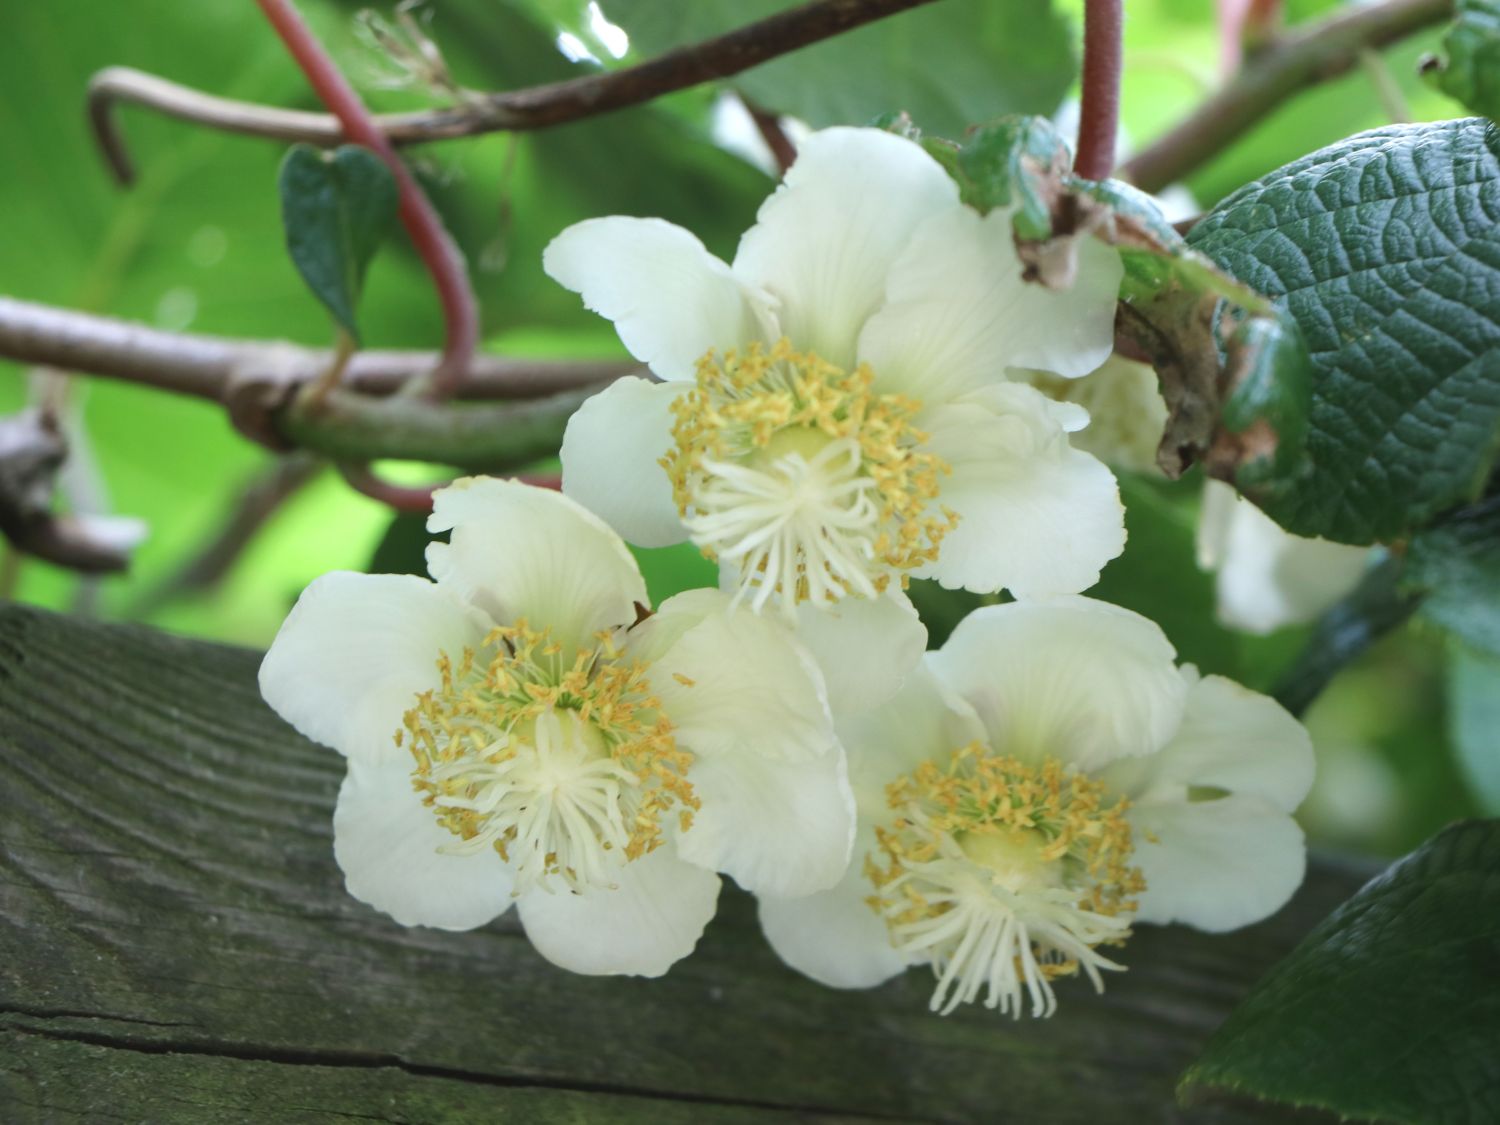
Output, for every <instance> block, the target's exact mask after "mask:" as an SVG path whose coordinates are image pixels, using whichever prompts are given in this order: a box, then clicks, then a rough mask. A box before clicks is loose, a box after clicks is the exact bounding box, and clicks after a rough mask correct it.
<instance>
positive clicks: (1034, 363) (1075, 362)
mask: <svg viewBox="0 0 1500 1125" xmlns="http://www.w3.org/2000/svg"><path fill="white" fill-rule="evenodd" d="M1078 251H1079V256H1078V274H1077V278H1076V279H1075V281H1074V283H1073V285H1072V286H1071V287H1070V288H1068V289H1065V290H1056V289H1048V288H1047V287H1045V286H1043V285H1039V284H1033V283H1030V282H1027V281H1024V280H1022V265H1021V260H1020V258H1019V257H1018V256H1017V254H1016V247H1015V242H1014V239H1013V237H1012V234H1011V217H1010V212H1009V211H1008V210H1006V211H991V212H990V213H989V214H988V215H985V216H981V215H980V214H979V213H978V212H977V211H975V210H973V209H972V208H969V207H965V206H962V205H958V206H953V207H949V208H946V209H944V210H943V211H941V212H939V213H937V214H935V215H932V216H931V217H930V218H928V219H927V220H926V222H924V223H923V224H922V225H921V226H920V227H918V228H917V230H916V232H915V233H914V234H913V235H912V238H911V241H910V242H909V243H908V244H907V246H906V250H905V252H904V253H902V255H901V256H900V257H899V258H898V259H897V260H896V262H895V263H894V265H893V266H892V267H891V272H890V280H889V283H888V285H887V287H886V303H885V306H884V307H883V308H881V309H880V311H879V312H877V313H875V315H874V316H873V317H871V318H870V322H869V323H868V324H867V325H866V326H865V329H864V332H863V333H862V334H861V336H860V338H859V358H860V359H862V360H864V361H865V362H867V363H869V364H870V366H871V367H873V368H874V370H875V374H876V386H877V387H878V389H880V390H883V391H885V390H890V391H899V392H902V393H905V394H908V395H911V396H912V397H914V398H916V399H918V400H920V401H921V402H924V403H927V404H932V403H938V402H943V401H947V400H949V399H952V398H956V397H958V396H959V395H961V394H964V393H965V392H967V391H971V390H974V389H975V388H977V387H981V386H983V385H985V384H986V383H987V382H991V381H994V380H996V379H1001V378H1004V377H1005V372H1006V368H1008V367H1030V368H1038V369H1041V370H1044V371H1050V372H1052V373H1054V374H1057V375H1063V376H1066V377H1069V378H1073V377H1077V376H1079V375H1085V374H1087V373H1088V372H1090V371H1092V370H1094V369H1095V368H1096V367H1098V366H1099V365H1100V364H1101V363H1103V362H1104V361H1105V359H1106V358H1108V356H1109V354H1110V352H1111V351H1113V350H1114V336H1115V329H1114V325H1115V296H1116V293H1117V292H1118V290H1119V287H1120V278H1121V276H1122V274H1123V267H1122V266H1121V264H1120V255H1119V253H1118V252H1117V251H1116V250H1115V249H1114V248H1113V247H1110V246H1106V245H1105V244H1104V243H1102V242H1100V241H1099V240H1097V239H1095V238H1083V239H1081V240H1080V241H1079V244H1078Z"/></svg>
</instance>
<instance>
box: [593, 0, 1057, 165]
mask: <svg viewBox="0 0 1500 1125" xmlns="http://www.w3.org/2000/svg"><path fill="white" fill-rule="evenodd" d="M794 6H795V4H794V3H789V2H788V0H612V2H611V3H610V4H608V6H607V7H608V14H609V18H610V19H611V20H613V21H614V22H615V23H617V24H619V25H620V26H621V27H623V28H624V29H625V30H626V31H627V32H628V33H629V35H630V41H631V46H632V48H633V50H634V51H635V52H638V53H639V54H641V55H654V54H658V53H660V52H662V51H665V50H668V49H670V48H672V47H680V46H682V45H684V44H687V43H693V42H696V41H698V40H701V39H706V38H709V37H710V36H714V35H721V34H723V33H724V32H726V31H730V30H733V29H734V28H737V27H741V26H743V25H744V24H747V23H750V22H752V21H754V20H759V19H764V18H765V17H767V16H770V15H774V14H775V13H777V12H780V11H784V10H785V9H787V8H790V7H794ZM1072 39H1073V32H1072V29H1071V27H1070V26H1069V22H1068V20H1067V19H1066V18H1065V17H1064V16H1063V15H1062V13H1060V12H1058V11H1056V10H1054V8H1053V5H1052V4H1051V3H1050V2H1046V0H1030V2H1028V3H1023V4H1016V3H1008V4H995V3H990V2H989V0H944V3H941V4H933V5H931V6H930V7H924V8H919V9H916V10H914V11H910V12H902V13H900V14H898V15H894V16H890V17H888V18H886V19H882V20H878V21H876V22H875V23H872V24H869V25H867V26H865V27H861V28H858V29H856V30H854V31H852V32H849V33H847V34H844V35H839V36H835V37H834V38H832V39H829V40H825V41H824V42H822V43H817V44H814V45H812V46H810V47H805V48H803V49H802V50H799V51H794V52H792V53H791V54H789V55H786V56H783V57H782V58H779V59H775V60H773V61H771V62H768V63H766V64H765V65H763V66H758V67H755V68H754V69H752V70H748V71H746V72H744V73H743V74H739V75H736V76H734V77H733V78H731V79H729V80H728V81H727V82H726V85H728V86H730V87H731V88H733V89H735V90H737V91H739V92H741V93H743V94H744V95H745V97H747V98H748V99H749V100H750V101H752V102H754V103H755V104H756V105H758V106H761V107H763V108H765V109H768V110H771V111H773V112H775V113H785V114H790V115H792V116H793V117H800V118H801V119H803V120H804V121H806V122H808V123H809V124H811V125H814V126H818V127H821V126H826V125H863V124H865V123H867V122H869V121H872V120H874V119H875V118H876V117H878V116H880V115H881V114H884V113H887V112H892V111H901V110H904V111H906V112H907V113H909V114H910V115H911V116H912V118H913V119H914V120H916V121H917V122H918V123H919V124H920V125H921V126H922V127H923V128H924V129H926V130H929V131H931V132H936V133H940V134H943V135H946V136H953V137H957V136H961V135H962V134H963V131H964V129H966V128H967V127H968V126H969V125H971V124H973V123H975V122H977V121H984V120H987V119H988V118H991V117H994V116H995V115H997V114H1003V113H1040V114H1051V113H1053V112H1054V111H1056V109H1057V107H1058V105H1059V104H1060V103H1061V102H1062V99H1063V96H1064V95H1065V94H1066V93H1067V91H1068V86H1069V85H1070V84H1071V83H1072V81H1073V77H1074V75H1075V74H1076V72H1077V71H1076V64H1075V61H1074V58H1073V46H1072Z"/></svg>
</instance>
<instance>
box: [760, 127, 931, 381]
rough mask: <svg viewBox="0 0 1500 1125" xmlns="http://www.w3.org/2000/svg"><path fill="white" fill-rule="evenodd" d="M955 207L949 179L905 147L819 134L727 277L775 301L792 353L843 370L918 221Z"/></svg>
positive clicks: (891, 139)
mask: <svg viewBox="0 0 1500 1125" xmlns="http://www.w3.org/2000/svg"><path fill="white" fill-rule="evenodd" d="M957 199H958V188H957V187H956V186H955V185H954V183H953V181H952V180H951V179H950V178H949V177H948V174H947V173H946V172H944V171H943V169H942V168H941V167H940V166H939V165H938V163H937V161H935V160H933V159H932V157H930V156H928V155H927V154H926V153H925V152H923V151H922V149H921V147H920V146H918V145H917V144H915V143H913V142H912V141H908V140H905V139H903V138H901V137H897V136H895V135H893V134H891V133H886V132H883V131H882V130H879V129H847V128H836V129H824V130H822V131H820V132H817V133H814V134H813V135H812V136H810V137H808V139H807V140H806V141H805V142H804V143H803V144H802V146H801V148H799V149H798V151H797V162H796V163H795V164H793V165H792V168H791V171H789V172H788V173H787V176H786V179H785V180H784V181H782V184H781V187H780V188H778V189H777V191H776V192H775V194H774V195H772V196H771V197H770V198H769V199H767V200H766V202H765V203H764V204H763V205H762V206H761V209H760V215H759V216H758V218H757V220H756V224H755V226H753V227H751V228H750V230H748V231H747V232H745V237H744V238H743V239H742V240H741V241H740V247H739V251H738V253H736V255H735V258H734V272H735V273H736V274H737V275H738V276H739V277H741V278H744V279H745V280H746V281H748V282H750V283H753V284H755V285H760V286H764V287H765V288H766V289H768V290H770V291H771V293H773V294H774V295H775V296H776V297H777V298H779V299H780V305H779V307H778V315H779V317H780V320H781V330H782V332H783V333H785V334H786V335H787V336H788V337H790V338H791V341H792V344H793V345H794V346H795V347H796V348H798V349H799V350H801V351H813V352H816V353H817V354H818V355H819V356H821V357H823V358H824V359H826V360H828V361H829V362H831V363H836V364H838V365H839V366H841V367H849V366H851V365H852V363H853V360H854V357H855V341H856V340H857V339H858V338H859V332H860V329H861V328H862V327H863V326H864V323H865V321H866V320H867V319H869V317H870V314H871V313H873V312H874V311H875V310H876V308H878V307H879V306H880V303H881V301H882V300H883V298H884V295H885V279H886V273H887V272H888V271H889V270H890V268H891V265H892V263H893V262H895V260H896V258H897V255H899V254H900V252H901V250H902V249H903V247H904V246H905V245H906V242H907V240H908V239H909V238H910V237H911V235H912V232H913V231H914V230H915V229H916V227H917V225H918V224H919V223H920V222H921V221H922V220H923V219H924V218H926V217H927V216H928V215H930V214H931V213H932V212H934V211H936V210H939V209H944V208H947V207H949V206H951V205H953V204H954V203H955V202H956V201H957Z"/></svg>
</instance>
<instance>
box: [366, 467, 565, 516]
mask: <svg viewBox="0 0 1500 1125" xmlns="http://www.w3.org/2000/svg"><path fill="white" fill-rule="evenodd" d="M338 469H339V475H340V476H342V477H343V478H344V480H345V481H346V482H347V483H348V485H349V487H350V488H352V489H354V491H355V492H358V493H359V494H360V495H361V496H368V497H369V498H370V499H371V500H379V501H380V502H381V503H382V504H385V505H386V506H387V507H390V508H392V509H393V510H395V511H398V512H415V513H426V512H430V511H432V494H433V493H434V492H436V491H437V490H438V489H440V488H447V487H448V485H450V484H452V483H453V482H452V481H441V482H439V483H437V484H429V485H426V486H425V487H415V488H410V487H407V486H406V485H401V484H391V483H390V481H386V480H381V479H380V478H379V477H378V476H376V475H375V471H374V470H373V469H371V468H370V466H369V465H367V464H363V463H357V462H353V461H340V462H338ZM510 479H511V480H517V481H520V482H521V483H522V484H529V485H531V486H532V487H534V488H550V489H552V491H554V492H561V491H562V477H560V476H557V475H555V474H554V475H547V474H542V475H539V476H528V475H525V474H517V475H515V476H513V477H511V478H510Z"/></svg>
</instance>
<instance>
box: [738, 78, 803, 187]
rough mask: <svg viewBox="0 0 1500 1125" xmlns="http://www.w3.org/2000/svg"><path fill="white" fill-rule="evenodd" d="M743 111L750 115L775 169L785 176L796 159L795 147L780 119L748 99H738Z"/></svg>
mask: <svg viewBox="0 0 1500 1125" xmlns="http://www.w3.org/2000/svg"><path fill="white" fill-rule="evenodd" d="M740 102H741V103H742V104H743V105H744V107H745V111H746V112H747V113H749V114H750V120H751V121H753V122H754V123H755V129H756V131H757V132H758V133H760V139H761V140H763V141H765V142H766V147H767V148H768V149H770V150H771V159H772V160H774V161H776V167H777V169H778V170H779V171H780V173H781V174H782V175H783V176H785V175H786V174H787V170H788V169H790V168H791V166H792V162H793V161H794V160H796V159H797V146H796V145H794V144H792V138H791V137H789V136H787V133H786V130H785V129H783V128H782V127H781V118H780V117H779V116H777V115H776V114H774V113H772V112H771V111H770V110H768V109H762V108H761V107H760V106H759V105H757V104H756V103H755V102H752V101H751V100H750V99H749V98H747V97H744V96H743V95H742V96H741V97H740Z"/></svg>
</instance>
